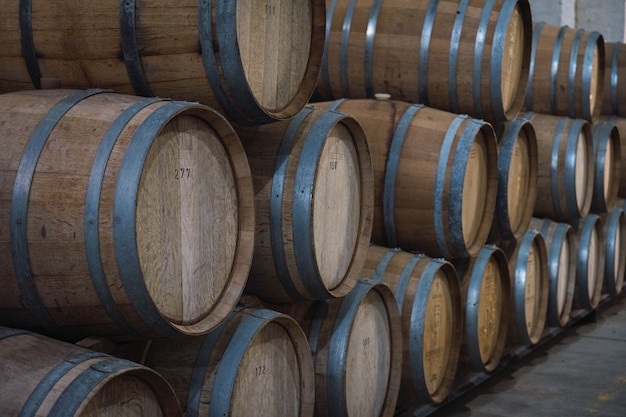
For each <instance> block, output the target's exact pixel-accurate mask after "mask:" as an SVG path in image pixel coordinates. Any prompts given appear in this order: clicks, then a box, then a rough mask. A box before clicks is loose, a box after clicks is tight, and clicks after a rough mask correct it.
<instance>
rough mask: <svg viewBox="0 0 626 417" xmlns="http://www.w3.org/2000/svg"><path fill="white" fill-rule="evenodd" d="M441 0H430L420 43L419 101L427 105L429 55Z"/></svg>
mask: <svg viewBox="0 0 626 417" xmlns="http://www.w3.org/2000/svg"><path fill="white" fill-rule="evenodd" d="M438 7H439V0H430V2H429V3H428V8H427V9H426V15H425V16H424V25H423V26H422V33H421V36H420V45H419V68H418V71H419V72H418V86H417V88H418V90H417V93H418V95H419V101H420V102H421V103H422V104H424V105H425V106H428V105H429V102H430V100H429V97H428V93H429V91H428V90H429V88H428V56H429V55H430V40H431V37H432V35H433V27H434V25H435V16H436V15H437V8H438Z"/></svg>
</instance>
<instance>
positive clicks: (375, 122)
mask: <svg viewBox="0 0 626 417" xmlns="http://www.w3.org/2000/svg"><path fill="white" fill-rule="evenodd" d="M316 105H319V106H324V107H328V106H330V105H331V102H322V103H316ZM337 110H339V111H341V112H345V113H349V114H351V115H352V116H353V117H355V118H356V119H357V121H358V122H359V124H360V125H361V126H362V127H363V130H364V131H365V134H366V138H367V141H368V146H369V149H370V153H371V155H372V166H373V168H374V225H373V231H372V241H373V242H374V243H376V244H378V245H382V246H390V247H396V246H397V247H401V248H402V249H404V250H407V251H417V252H424V253H426V254H428V255H429V256H433V257H437V256H445V257H447V258H455V257H462V256H468V254H469V255H475V254H476V253H477V252H478V251H479V250H480V248H481V247H482V245H484V243H485V241H486V240H487V237H488V234H489V229H490V228H491V224H492V221H493V217H494V211H495V201H496V193H497V189H496V188H497V184H496V183H497V147H496V141H495V134H494V131H493V129H492V127H491V125H489V124H487V123H485V122H482V121H477V120H476V119H471V118H465V119H463V118H459V117H458V116H457V115H455V114H453V113H449V112H445V111H442V110H437V109H433V108H429V107H423V108H421V109H419V110H418V111H417V113H415V114H414V115H413V116H411V113H410V112H411V111H412V110H415V106H412V105H411V104H409V103H406V102H401V101H396V100H388V101H384V100H367V99H363V100H345V101H343V102H341V103H340V104H339V106H338V107H337ZM406 114H408V115H409V116H407V117H409V118H408V119H406V118H405V121H404V122H403V123H407V124H408V127H407V129H406V131H403V130H402V129H401V128H400V125H401V123H400V122H401V120H402V118H403V116H404V115H406ZM455 126H456V127H455ZM394 141H395V142H396V146H397V148H396V150H395V152H396V153H395V154H394V155H392V156H390V155H391V154H392V147H393V145H394ZM393 170H395V171H396V175H395V181H393V178H391V177H390V178H391V180H390V182H389V183H388V184H386V183H385V181H386V175H389V173H390V172H392V171H393ZM389 184H391V185H392V186H393V187H391V186H390V185H389ZM385 199H388V200H387V201H388V202H391V203H390V205H389V206H388V208H389V207H390V209H389V210H388V212H387V213H385V210H387V209H386V208H385V204H386V203H385ZM453 206H456V207H457V208H458V210H457V211H453V210H452V209H451V207H453ZM437 207H439V209H437ZM438 216H440V217H441V220H440V221H439V220H438ZM390 228H392V229H395V235H396V241H393V239H392V236H391V235H390V234H389V229H390ZM453 242H457V243H453Z"/></svg>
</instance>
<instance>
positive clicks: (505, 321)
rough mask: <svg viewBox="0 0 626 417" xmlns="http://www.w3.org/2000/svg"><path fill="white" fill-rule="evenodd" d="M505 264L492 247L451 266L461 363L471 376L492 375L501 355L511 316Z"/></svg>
mask: <svg viewBox="0 0 626 417" xmlns="http://www.w3.org/2000/svg"><path fill="white" fill-rule="evenodd" d="M507 262H508V261H507V259H506V255H505V254H504V252H503V251H502V249H500V248H498V247H496V246H492V245H489V246H485V247H483V248H482V249H481V250H480V252H479V253H478V256H476V257H473V258H468V259H463V260H458V261H455V262H454V265H455V267H456V269H457V272H458V275H459V279H460V280H461V296H462V302H463V306H464V308H465V314H464V317H465V331H464V334H463V344H462V347H461V361H462V362H463V363H464V364H466V366H467V367H469V368H470V369H473V370H474V371H475V372H487V373H489V372H492V371H493V370H494V369H496V367H497V366H498V365H499V364H500V361H501V359H502V355H503V354H504V348H505V346H506V342H507V337H508V332H509V322H510V318H511V313H512V310H511V308H510V300H511V292H510V290H511V281H510V275H509V267H508V263H507Z"/></svg>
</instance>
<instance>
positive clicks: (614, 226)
mask: <svg viewBox="0 0 626 417" xmlns="http://www.w3.org/2000/svg"><path fill="white" fill-rule="evenodd" d="M601 219H602V225H603V227H604V237H605V244H604V248H605V253H604V265H605V267H604V292H605V293H607V294H609V295H612V296H614V295H618V294H620V293H621V292H622V287H623V286H624V273H625V272H626V215H625V214H624V209H623V207H616V208H614V209H613V210H611V211H610V212H609V213H605V214H603V215H602V216H601Z"/></svg>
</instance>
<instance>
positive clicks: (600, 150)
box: [591, 121, 619, 213]
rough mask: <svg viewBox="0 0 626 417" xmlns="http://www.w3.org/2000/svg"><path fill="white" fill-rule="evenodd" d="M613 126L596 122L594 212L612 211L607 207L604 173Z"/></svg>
mask: <svg viewBox="0 0 626 417" xmlns="http://www.w3.org/2000/svg"><path fill="white" fill-rule="evenodd" d="M613 127H614V126H613V125H611V124H609V123H607V122H603V121H599V122H597V123H596V125H595V128H594V130H593V153H594V157H595V162H594V164H593V166H594V167H595V173H594V176H593V181H594V185H593V198H592V201H591V204H592V207H593V208H594V209H596V210H595V211H594V212H597V213H606V212H608V211H610V210H609V208H608V207H607V201H606V196H605V194H604V178H605V177H604V173H605V171H606V169H607V165H606V158H607V154H606V150H607V147H608V144H609V142H610V141H611V139H612V136H611V130H612V129H613ZM618 146H619V144H618ZM611 156H612V155H609V157H611ZM610 174H612V173H610Z"/></svg>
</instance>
